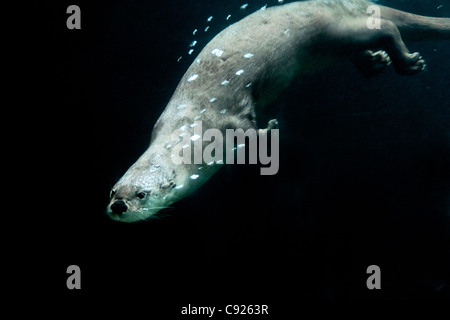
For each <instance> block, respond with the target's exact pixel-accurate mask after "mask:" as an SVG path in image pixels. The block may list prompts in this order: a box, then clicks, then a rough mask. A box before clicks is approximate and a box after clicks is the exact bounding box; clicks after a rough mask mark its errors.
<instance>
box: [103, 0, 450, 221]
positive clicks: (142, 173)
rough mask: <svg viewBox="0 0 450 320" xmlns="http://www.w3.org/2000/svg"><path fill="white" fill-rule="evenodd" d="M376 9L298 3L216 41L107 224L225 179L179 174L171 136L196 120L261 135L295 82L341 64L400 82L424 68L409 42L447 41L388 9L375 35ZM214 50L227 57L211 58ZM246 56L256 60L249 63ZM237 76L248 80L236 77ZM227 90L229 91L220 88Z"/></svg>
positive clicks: (440, 24) (188, 170)
mask: <svg viewBox="0 0 450 320" xmlns="http://www.w3.org/2000/svg"><path fill="white" fill-rule="evenodd" d="M372 4H373V3H371V2H368V1H364V0H322V1H308V2H294V3H290V4H286V5H283V6H276V7H272V8H269V9H267V10H264V11H262V10H260V11H257V12H255V13H253V14H251V15H249V16H248V17H246V18H244V19H243V20H241V21H239V22H237V23H235V24H233V25H231V26H230V27H228V28H226V29H225V30H224V31H222V32H221V33H219V34H218V35H217V36H216V37H215V38H214V39H213V40H212V41H211V42H210V43H209V44H207V45H206V47H205V48H204V49H203V50H202V52H201V53H200V54H199V55H198V57H197V58H196V59H195V61H194V63H193V64H192V65H191V66H190V67H189V69H188V70H187V72H186V74H185V75H184V76H183V78H182V79H181V81H180V84H179V85H178V87H177V89H176V90H175V93H174V95H173V96H172V98H171V99H170V101H169V103H168V105H167V107H166V109H165V110H164V112H163V113H162V115H161V117H160V118H159V120H158V121H157V123H156V124H155V127H154V130H153V134H152V139H151V145H150V147H149V149H148V150H147V151H146V152H145V153H144V154H143V155H142V156H141V157H140V158H139V159H138V160H137V162H136V163H135V164H134V165H133V166H132V167H131V168H130V169H129V170H128V171H127V172H126V173H125V175H124V176H123V177H122V178H121V179H120V180H119V182H118V183H117V184H116V185H115V186H114V188H113V190H115V195H114V196H113V197H112V199H111V203H110V205H109V206H108V209H107V213H108V214H109V215H110V216H111V218H113V219H116V220H118V221H124V222H133V221H137V220H145V219H148V218H149V217H151V216H152V215H154V214H155V213H156V212H158V211H159V210H160V208H166V207H168V206H170V205H171V204H172V203H174V202H176V201H178V200H179V199H181V198H183V197H185V196H187V195H189V194H190V193H192V192H194V191H195V190H196V189H197V188H198V187H199V186H200V185H202V184H203V183H204V182H205V181H207V180H208V179H209V178H211V176H212V175H214V173H215V172H216V171H217V170H218V169H219V167H220V165H211V166H206V165H205V164H203V165H175V164H174V163H172V161H171V158H170V155H171V152H170V148H169V147H168V146H169V145H172V146H173V145H175V144H176V143H177V140H174V138H173V135H172V134H173V132H174V131H175V130H177V129H179V128H182V127H184V126H186V127H187V128H188V129H187V131H188V132H189V133H190V134H191V135H192V129H189V125H190V124H192V123H193V121H194V120H193V119H194V117H196V116H200V119H199V120H201V121H202V125H203V130H206V129H208V128H216V129H219V130H221V131H222V132H223V133H225V130H226V129H237V128H241V129H243V130H247V129H249V128H254V129H259V128H265V126H266V124H265V123H261V120H260V119H261V116H262V115H263V114H265V113H266V112H268V111H269V110H268V109H267V107H268V106H269V105H270V103H271V102H272V101H273V100H274V99H276V98H277V97H278V95H279V94H280V93H281V92H282V91H283V90H284V89H285V88H286V87H287V86H288V85H289V84H290V83H291V81H292V80H293V79H294V78H295V77H298V76H301V75H302V74H306V73H312V72H317V71H319V70H320V69H322V68H325V67H326V66H328V65H331V64H335V63H339V61H340V60H343V59H350V60H352V61H353V62H354V64H355V66H356V67H357V68H358V69H359V70H360V71H361V72H362V73H363V74H364V75H365V76H374V75H376V74H378V73H379V72H381V71H383V70H384V69H385V68H387V67H389V66H390V65H391V64H392V65H393V66H394V68H395V70H396V71H397V72H398V73H399V74H402V75H414V74H416V73H418V72H421V71H422V70H424V68H425V61H424V59H423V58H422V57H421V56H420V54H418V53H410V52H409V51H408V49H407V47H406V45H405V44H404V42H403V39H405V40H448V39H449V38H450V19H448V18H431V17H422V16H418V15H413V14H409V13H405V12H402V11H398V10H394V9H390V8H387V7H382V6H380V8H381V29H379V30H376V29H375V30H370V29H368V28H367V19H368V17H369V16H370V14H368V13H367V8H368V6H369V5H372ZM214 49H220V50H221V51H223V54H222V55H220V56H218V55H214V54H212V52H213V50H214ZM369 50H370V51H369ZM247 53H252V54H253V56H252V57H251V58H248V59H247V58H244V55H245V54H247ZM238 70H244V72H243V73H242V74H240V75H237V74H236V72H237V71H238ZM194 75H197V77H193V76H194ZM193 78H195V80H191V81H189V80H190V79H193ZM225 80H226V81H229V84H228V85H222V84H221V83H223V81H225ZM212 98H215V101H214V102H211V99H212ZM181 107H183V108H181ZM205 109H206V110H207V111H206V112H201V111H202V110H205ZM221 110H226V113H223V112H221ZM200 167H202V168H200ZM200 169H201V170H202V171H201V173H200V171H199V170H200ZM194 173H195V174H197V173H199V174H200V177H199V178H198V179H196V180H195V181H193V180H191V179H189V177H190V176H191V175H192V174H194ZM181 185H183V188H175V186H181ZM167 186H170V187H167ZM139 192H145V194H146V197H145V199H142V200H138V199H137V194H138V193H139ZM119 200H121V201H124V202H125V203H126V204H127V206H129V207H133V208H136V209H133V212H124V213H122V214H116V213H114V212H112V210H111V204H113V203H114V202H115V201H119ZM142 209H145V210H142Z"/></svg>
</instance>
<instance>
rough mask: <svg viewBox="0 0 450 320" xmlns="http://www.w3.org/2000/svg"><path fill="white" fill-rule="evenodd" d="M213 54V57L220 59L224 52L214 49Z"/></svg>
mask: <svg viewBox="0 0 450 320" xmlns="http://www.w3.org/2000/svg"><path fill="white" fill-rule="evenodd" d="M211 53H212V54H213V55H215V56H216V57H220V56H221V55H222V54H223V50H220V49H214V50H213V51H211Z"/></svg>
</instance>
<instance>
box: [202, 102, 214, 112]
mask: <svg viewBox="0 0 450 320" xmlns="http://www.w3.org/2000/svg"><path fill="white" fill-rule="evenodd" d="M210 101H211V100H210ZM205 112H206V109H202V110H200V113H205Z"/></svg>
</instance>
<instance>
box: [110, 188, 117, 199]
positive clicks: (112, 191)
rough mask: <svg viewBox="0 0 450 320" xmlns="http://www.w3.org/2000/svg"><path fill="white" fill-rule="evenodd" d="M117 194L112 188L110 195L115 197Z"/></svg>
mask: <svg viewBox="0 0 450 320" xmlns="http://www.w3.org/2000/svg"><path fill="white" fill-rule="evenodd" d="M115 194H116V191H115V190H111V193H110V194H109V197H110V198H111V199H112V197H114V195H115Z"/></svg>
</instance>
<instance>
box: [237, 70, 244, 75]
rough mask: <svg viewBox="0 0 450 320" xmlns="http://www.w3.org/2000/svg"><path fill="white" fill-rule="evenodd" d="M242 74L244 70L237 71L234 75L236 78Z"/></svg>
mask: <svg viewBox="0 0 450 320" xmlns="http://www.w3.org/2000/svg"><path fill="white" fill-rule="evenodd" d="M243 73H244V70H242V69H241V70H239V71H237V72H236V75H237V76H240V75H241V74H243Z"/></svg>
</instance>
